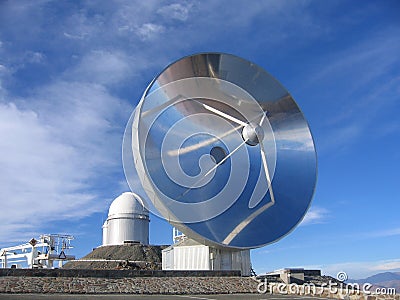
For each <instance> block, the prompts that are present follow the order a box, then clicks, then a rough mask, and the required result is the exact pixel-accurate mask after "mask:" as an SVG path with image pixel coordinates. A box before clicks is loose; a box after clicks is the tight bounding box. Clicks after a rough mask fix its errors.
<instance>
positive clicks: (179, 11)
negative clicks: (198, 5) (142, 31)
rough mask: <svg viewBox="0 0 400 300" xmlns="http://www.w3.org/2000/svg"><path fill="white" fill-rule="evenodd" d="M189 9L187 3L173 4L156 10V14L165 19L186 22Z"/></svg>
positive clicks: (190, 5) (189, 4) (189, 6)
mask: <svg viewBox="0 0 400 300" xmlns="http://www.w3.org/2000/svg"><path fill="white" fill-rule="evenodd" d="M191 7H192V4H191V3H187V4H186V5H183V4H181V3H173V4H170V5H166V6H163V7H161V8H160V9H158V11H157V12H158V13H159V14H161V15H162V16H164V17H166V18H171V19H175V20H179V21H186V20H187V18H188V16H189V11H190V8H191Z"/></svg>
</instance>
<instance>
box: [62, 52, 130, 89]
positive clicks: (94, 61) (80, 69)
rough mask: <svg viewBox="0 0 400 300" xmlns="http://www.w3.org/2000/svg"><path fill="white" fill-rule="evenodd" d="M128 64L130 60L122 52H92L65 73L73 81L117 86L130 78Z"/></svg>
mask: <svg viewBox="0 0 400 300" xmlns="http://www.w3.org/2000/svg"><path fill="white" fill-rule="evenodd" d="M130 62H131V59H130V58H129V57H128V56H127V55H125V54H124V53H123V52H119V51H114V52H110V51H105V50H93V51H90V52H89V53H87V54H86V55H85V56H84V57H83V58H82V60H81V61H80V62H79V64H78V65H77V66H76V67H74V68H72V70H69V71H67V73H66V76H67V77H68V78H69V79H70V80H73V81H86V82H95V83H98V84H104V85H110V84H117V83H121V82H124V81H125V80H126V79H127V78H130V75H131V73H132V72H133V68H132V67H131V64H130Z"/></svg>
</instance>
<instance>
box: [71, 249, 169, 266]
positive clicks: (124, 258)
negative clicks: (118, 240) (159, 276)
mask: <svg viewBox="0 0 400 300" xmlns="http://www.w3.org/2000/svg"><path fill="white" fill-rule="evenodd" d="M166 247H168V246H167V245H163V246H154V245H138V244H134V245H130V244H128V245H113V246H101V247H98V248H96V249H94V250H93V251H92V252H91V253H89V254H88V255H86V256H84V257H82V258H81V259H78V260H75V261H70V262H68V263H66V264H65V265H64V267H63V268H64V269H101V270H105V269H133V270H160V269H161V251H162V250H163V249H165V248H166Z"/></svg>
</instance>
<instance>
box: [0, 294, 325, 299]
mask: <svg viewBox="0 0 400 300" xmlns="http://www.w3.org/2000/svg"><path fill="white" fill-rule="evenodd" d="M0 299H2V300H3V299H4V300H16V299H18V300H19V299H22V300H25V299H29V300H30V299H59V300H72V299H77V300H93V299H101V300H111V299H116V300H128V299H135V300H136V299H149V300H150V299H159V300H196V299H197V300H231V299H238V300H241V299H243V300H245V299H246V300H247V299H253V300H256V299H257V300H263V299H268V300H285V299H297V300H303V299H304V300H311V299H312V300H317V299H324V300H326V298H318V297H306V296H304V297H300V296H285V295H269V294H264V295H261V294H234V295H232V294H230V295H229V294H224V295H99V294H97V295H76V294H73V295H71V294H68V295H64V294H62V295H60V294H0Z"/></svg>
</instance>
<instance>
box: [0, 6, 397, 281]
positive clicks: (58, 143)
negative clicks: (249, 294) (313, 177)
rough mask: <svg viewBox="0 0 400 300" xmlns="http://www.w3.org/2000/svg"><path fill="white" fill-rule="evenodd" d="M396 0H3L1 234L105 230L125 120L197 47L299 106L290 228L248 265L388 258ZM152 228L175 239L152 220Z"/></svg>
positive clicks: (88, 243)
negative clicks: (305, 129)
mask: <svg viewBox="0 0 400 300" xmlns="http://www.w3.org/2000/svg"><path fill="white" fill-rule="evenodd" d="M399 10H400V3H399V2H398V1H389V0H387V1H253V2H251V4H250V3H249V2H248V1H176V2H174V1H153V0H151V1H97V2H96V1H82V2H79V1H1V2H0V190H1V193H0V203H1V210H0V216H1V218H0V225H1V231H0V247H5V246H9V245H14V244H16V243H22V242H25V241H27V240H28V239H30V238H31V237H33V236H38V235H39V234H41V233H48V232H51V233H52V232H67V233H71V234H74V235H75V237H76V240H75V242H74V244H75V246H76V248H75V254H76V255H77V256H78V257H81V256H83V255H85V254H86V253H88V252H90V251H91V249H92V248H93V247H96V246H98V245H99V244H100V243H101V225H102V222H103V221H104V219H105V218H106V216H107V209H108V206H109V204H110V202H111V201H112V200H113V199H114V198H115V197H117V196H118V195H119V194H120V193H121V192H123V191H126V190H127V185H126V182H125V178H124V173H123V169H122V163H121V143H122V136H123V131H124V127H125V124H126V122H127V121H128V118H129V116H130V114H131V112H132V110H133V109H134V107H135V105H136V104H137V102H138V100H139V99H140V96H141V94H142V92H143V91H144V89H145V87H146V86H147V84H148V83H149V82H150V81H151V79H152V78H153V77H154V76H156V75H157V74H158V73H159V72H160V71H161V70H162V69H163V68H164V67H165V66H166V65H167V64H169V63H171V62H172V61H175V60H177V59H179V58H180V57H182V56H186V55H189V54H193V53H197V52H207V51H212V52H227V53H231V54H235V55H238V56H241V57H243V58H245V59H248V60H250V61H253V62H255V63H257V64H258V65H260V66H262V67H263V68H265V69H266V70H267V71H268V72H270V73H271V74H273V75H274V76H275V77H276V78H277V79H278V80H279V81H280V82H281V83H282V84H283V85H284V86H285V87H286V88H287V89H288V90H289V91H290V92H291V94H292V95H293V97H294V98H295V99H296V101H297V102H298V104H299V106H300V107H301V108H302V110H303V112H304V114H305V116H306V118H307V120H308V122H309V124H310V127H311V130H312V132H313V135H314V139H315V143H316V147H317V153H318V163H319V174H318V182H317V188H316V193H315V196H314V200H313V204H312V207H311V209H310V211H309V213H308V215H307V216H306V218H305V220H304V222H303V223H302V224H301V225H300V226H299V227H298V228H297V229H296V230H295V231H293V232H292V233H291V234H290V235H288V236H287V237H285V238H284V239H282V240H281V241H279V242H278V243H275V244H273V245H269V246H266V247H263V248H259V249H256V250H253V251H252V262H253V265H254V267H255V269H256V271H257V272H258V273H262V272H265V271H269V270H273V269H277V268H282V267H295V266H303V267H313V268H321V269H322V270H323V272H324V273H326V274H331V275H335V274H336V273H337V272H338V271H346V272H347V273H348V275H349V277H352V278H361V277H366V276H368V275H371V274H374V273H378V272H383V271H389V270H397V271H399V270H400V251H399V250H400V218H399V214H400V191H399V175H398V169H399V167H400V164H399V161H400V151H398V147H399V146H400V121H399V113H400V106H399V103H400V96H399V95H400V55H399V53H400V20H399V18H398V11H399ZM150 235H151V236H150V240H151V242H152V243H155V244H168V243H170V242H171V235H172V231H171V227H170V226H169V225H168V223H166V222H165V221H163V220H161V219H159V218H157V217H153V218H152V219H151V224H150Z"/></svg>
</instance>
